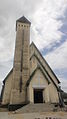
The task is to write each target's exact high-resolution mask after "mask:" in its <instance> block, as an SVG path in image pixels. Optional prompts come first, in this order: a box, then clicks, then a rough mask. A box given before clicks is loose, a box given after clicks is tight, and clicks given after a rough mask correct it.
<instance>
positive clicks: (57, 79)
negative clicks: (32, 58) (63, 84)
mask: <svg viewBox="0 0 67 119" xmlns="http://www.w3.org/2000/svg"><path fill="white" fill-rule="evenodd" d="M31 45H33V46H34V47H35V48H36V50H37V51H38V53H39V54H40V56H41V57H42V59H43V60H44V62H45V63H46V64H47V66H48V67H49V69H50V71H51V72H52V74H53V75H54V77H55V78H56V80H57V82H58V83H60V81H59V79H58V78H57V76H56V75H55V73H54V72H53V70H52V69H51V67H50V66H49V65H48V63H47V62H46V60H45V59H44V57H43V56H42V54H41V53H40V51H39V50H38V48H37V47H36V45H35V44H34V43H33V42H32V43H31ZM31 45H30V47H31Z"/></svg>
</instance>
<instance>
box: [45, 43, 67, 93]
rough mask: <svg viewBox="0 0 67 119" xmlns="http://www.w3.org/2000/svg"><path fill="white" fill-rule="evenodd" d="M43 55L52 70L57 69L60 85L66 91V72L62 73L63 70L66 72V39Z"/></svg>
mask: <svg viewBox="0 0 67 119" xmlns="http://www.w3.org/2000/svg"><path fill="white" fill-rule="evenodd" d="M44 57H45V59H46V60H47V62H48V63H49V65H50V66H51V67H52V69H53V70H57V71H59V73H58V75H57V76H58V78H59V80H60V82H61V87H62V89H63V90H64V91H66V92H67V78H66V77H67V74H66V73H64V74H63V72H64V71H65V72H67V41H66V42H64V43H63V44H62V46H60V47H59V48H57V49H55V50H54V51H52V52H51V53H49V54H48V55H46V56H44ZM62 70H63V71H62Z"/></svg>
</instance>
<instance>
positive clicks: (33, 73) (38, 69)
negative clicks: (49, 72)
mask: <svg viewBox="0 0 67 119" xmlns="http://www.w3.org/2000/svg"><path fill="white" fill-rule="evenodd" d="M37 71H40V72H41V74H42V75H43V77H44V79H45V80H46V81H47V82H48V84H50V81H49V79H48V78H47V77H46V75H45V73H44V72H43V70H42V69H41V67H39V66H37V68H36V69H35V70H34V71H33V72H32V74H31V76H30V78H29V80H28V81H27V83H26V85H27V86H28V85H29V83H30V82H31V80H32V78H33V77H34V75H35V74H36V72H37ZM39 75H40V73H38V74H37V77H38V76H39Z"/></svg>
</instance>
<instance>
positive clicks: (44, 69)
mask: <svg viewBox="0 0 67 119" xmlns="http://www.w3.org/2000/svg"><path fill="white" fill-rule="evenodd" d="M33 56H35V57H36V58H37V60H38V61H39V63H40V65H41V66H42V67H43V69H44V71H45V72H46V74H47V75H48V77H49V78H50V80H51V81H52V82H53V84H54V85H55V87H56V88H57V90H58V91H59V87H58V86H57V85H56V83H55V82H54V81H53V79H52V77H51V76H50V75H49V72H48V71H47V70H46V69H45V67H44V66H43V65H42V63H41V61H40V60H39V58H38V57H37V56H36V54H35V53H34V54H33ZM33 56H32V57H33ZM32 57H31V58H32ZM31 58H30V60H31Z"/></svg>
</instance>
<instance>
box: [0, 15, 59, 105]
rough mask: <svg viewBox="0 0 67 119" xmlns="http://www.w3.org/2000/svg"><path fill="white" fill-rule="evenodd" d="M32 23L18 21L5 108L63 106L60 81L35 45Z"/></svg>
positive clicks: (5, 96)
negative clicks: (31, 33)
mask: <svg viewBox="0 0 67 119" xmlns="http://www.w3.org/2000/svg"><path fill="white" fill-rule="evenodd" d="M30 26H31V23H30V21H28V20H27V19H26V18H25V17H24V16H23V17H21V18H20V19H18V20H17V21H16V45H15V54H14V63H13V69H12V70H11V71H10V72H9V74H8V75H7V76H6V78H5V79H4V81H3V89H2V102H1V103H2V105H8V104H9V105H10V106H13V105H21V104H22V105H23V104H27V103H47V102H49V103H59V93H60V92H59V83H60V81H59V80H58V78H57V77H56V75H55V74H54V72H53V71H52V69H51V68H50V66H49V65H48V63H47V62H46V60H45V59H44V58H43V56H42V54H41V53H40V51H39V50H38V48H37V47H36V45H35V44H34V43H33V42H32V43H31V44H30Z"/></svg>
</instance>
